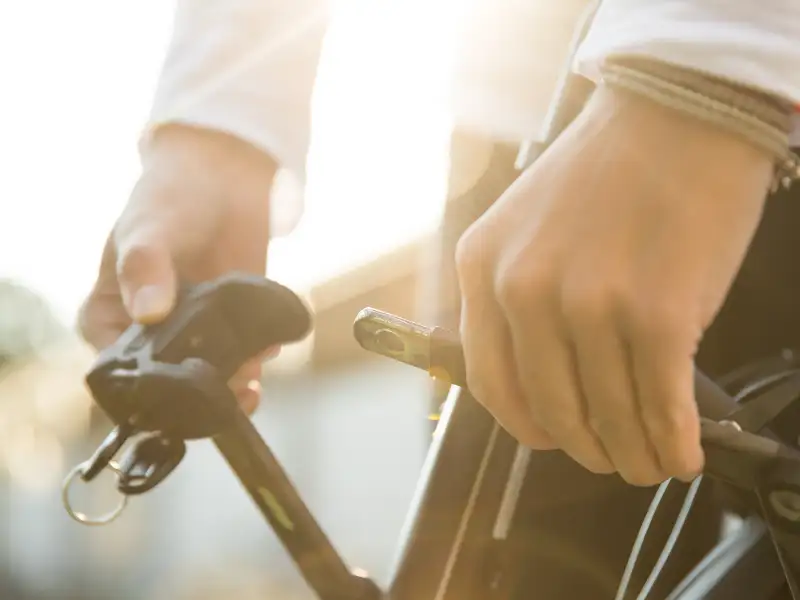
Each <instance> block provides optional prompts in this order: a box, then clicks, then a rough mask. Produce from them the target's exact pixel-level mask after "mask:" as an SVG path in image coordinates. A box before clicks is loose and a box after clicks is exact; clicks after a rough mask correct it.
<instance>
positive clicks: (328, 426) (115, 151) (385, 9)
mask: <svg viewBox="0 0 800 600" xmlns="http://www.w3.org/2000/svg"><path fill="white" fill-rule="evenodd" d="M340 4H341V5H342V6H344V5H345V4H346V3H340ZM402 4H403V3H402V2H392V1H389V0H381V1H377V2H371V3H370V8H369V9H366V8H365V6H366V5H362V8H364V9H363V10H352V5H353V3H351V6H350V10H347V9H345V8H342V9H339V11H338V12H337V13H336V14H335V15H334V22H333V25H332V28H335V29H332V34H331V35H330V38H329V43H328V44H327V47H326V50H325V52H326V54H325V56H324V57H323V61H322V67H321V71H320V73H319V84H318V86H319V87H318V92H317V99H316V106H315V108H314V110H315V112H316V116H315V119H316V128H315V132H314V148H313V150H312V156H311V157H310V166H309V182H308V188H307V197H306V212H305V215H304V217H303V220H302V222H301V223H300V225H299V226H298V227H297V228H296V229H295V231H294V232H293V233H292V234H291V235H290V236H289V237H287V238H285V239H281V240H278V241H277V242H275V243H274V245H273V247H272V248H271V251H270V267H269V271H270V272H269V275H270V276H271V277H273V278H275V279H277V280H278V281H281V282H282V283H284V284H286V285H289V286H291V287H293V288H294V289H296V290H297V291H299V292H301V293H302V294H303V295H304V296H305V297H306V298H307V299H308V300H309V301H310V302H311V303H312V305H313V306H314V308H315V310H316V311H317V313H318V314H317V320H318V331H317V335H316V336H315V337H314V338H312V339H310V340H309V341H308V342H307V343H305V344H303V345H302V347H301V348H297V349H290V351H288V352H285V355H284V356H283V357H282V358H281V359H279V361H278V362H276V363H275V365H274V366H273V367H271V373H270V374H269V377H267V378H266V381H265V383H266V389H265V402H264V404H263V406H262V407H261V408H260V410H259V411H258V413H257V414H256V416H255V423H256V425H257V427H258V428H259V430H260V431H261V433H262V434H263V435H264V436H265V438H266V439H267V440H268V443H269V444H270V445H271V446H272V449H273V451H274V452H275V453H276V454H277V455H278V457H279V458H280V459H281V460H282V461H283V464H284V466H285V468H286V469H287V471H288V472H289V474H290V476H291V477H292V479H293V480H294V482H295V483H296V485H297V487H298V488H299V490H300V492H301V494H302V495H303V496H304V498H305V500H306V502H307V503H308V504H309V506H310V507H311V509H312V511H313V512H314V514H315V515H316V516H317V517H318V519H319V520H320V522H321V524H322V526H323V527H324V529H325V530H326V531H327V533H328V534H329V536H330V537H331V538H332V540H334V542H335V544H336V545H337V547H338V548H339V549H340V550H341V552H342V553H343V554H344V556H345V557H346V558H347V560H348V561H349V562H350V563H352V564H353V566H358V567H361V568H363V569H366V570H367V571H369V572H371V573H373V574H374V576H375V577H376V578H377V579H378V580H382V579H381V578H382V577H386V575H387V569H388V566H389V563H390V561H391V559H392V558H393V556H392V553H393V550H394V547H395V545H396V542H397V538H398V534H399V530H400V527H401V524H402V522H403V519H404V517H405V513H406V510H407V508H408V504H409V502H410V499H411V495H412V493H413V490H414V485H415V482H416V478H417V476H418V472H419V468H420V465H421V462H422V460H423V457H424V454H425V450H426V448H427V444H428V440H429V438H430V433H431V427H430V423H429V421H428V420H427V412H428V408H429V406H430V391H431V388H430V385H429V383H428V380H427V377H426V376H425V375H424V374H421V373H417V372H415V371H414V370H413V369H409V368H403V367H402V366H399V365H396V364H390V361H382V360H370V358H369V357H368V356H365V353H364V352H363V351H361V350H360V349H359V348H357V347H356V346H355V343H354V342H352V341H351V338H350V325H351V323H352V319H353V317H354V316H355V313H356V312H357V310H358V309H359V308H361V307H362V306H365V305H367V304H381V303H382V307H383V308H386V309H387V310H393V311H395V312H400V313H405V314H408V311H409V310H413V307H414V305H415V302H416V297H415V287H414V277H413V275H410V274H413V272H414V271H415V269H416V265H417V261H418V260H419V259H420V258H423V259H424V256H422V253H421V252H420V251H419V248H420V246H419V244H418V243H416V242H418V240H420V239H423V238H424V237H425V235H426V234H427V233H429V232H430V231H431V230H432V229H433V228H435V226H436V223H437V219H438V216H439V214H440V211H441V205H442V200H443V198H444V189H445V183H446V166H447V152H446V150H447V143H448V139H449V138H448V136H449V125H448V117H447V114H446V112H445V111H444V103H443V99H444V93H445V89H446V77H445V73H446V68H447V67H446V65H447V61H448V60H449V56H448V35H449V34H448V27H450V26H451V25H448V19H447V18H446V15H447V3H446V2H429V3H427V7H428V8H427V9H426V13H427V18H426V19H424V20H419V19H416V18H415V17H414V15H415V13H416V11H413V10H412V11H409V10H401V5H402ZM172 12H173V6H172V3H171V2H165V1H164V0H138V1H137V2H101V1H98V0H76V1H74V2H68V3H64V2H56V1H54V0H53V1H48V0H29V1H26V2H10V1H9V2H6V1H1V2H0V72H2V73H3V82H4V84H3V90H4V92H3V100H2V107H3V110H2V111H0V132H2V135H0V165H2V166H0V203H2V207H3V217H2V219H0V598H3V599H4V600H34V599H35V600H45V599H48V600H49V599H53V600H56V599H57V600H67V599H72V598H75V599H78V598H80V599H82V600H90V599H95V598H96V599H112V598H113V599H115V600H117V599H120V600H121V599H130V600H139V599H145V598H147V599H154V600H160V599H165V600H166V599H170V600H184V599H185V600H221V599H223V598H231V597H237V598H240V599H241V600H249V599H250V598H253V599H255V598H259V599H262V598H282V599H283V598H285V599H289V600H292V599H295V598H296V599H305V598H309V599H310V598H312V597H313V596H312V595H311V594H310V592H309V591H308V590H307V589H306V587H305V585H304V584H303V582H302V580H301V578H300V577H299V575H298V574H297V573H296V571H295V569H294V567H293V565H292V564H291V562H290V560H289V559H288V557H287V556H286V555H285V553H284V552H283V550H282V548H281V547H280V545H279V543H278V542H277V540H276V538H275V536H274V535H273V533H272V531H271V530H270V528H269V527H268V526H267V524H266V523H265V522H264V521H263V520H262V518H261V517H260V515H259V513H258V512H257V511H256V509H255V507H254V506H253V505H252V504H251V501H250V499H249V498H248V497H247V496H246V494H245V493H244V491H243V490H242V489H241V488H240V486H239V484H238V482H237V481H236V480H235V478H234V476H233V475H232V474H231V473H230V472H229V470H228V469H227V467H226V465H225V464H224V463H223V461H222V459H221V457H220V456H218V454H217V452H216V450H215V448H214V447H213V446H212V445H211V444H210V443H208V442H202V441H201V442H194V443H192V444H191V445H190V451H189V453H188V455H187V458H186V459H185V461H184V463H183V464H182V465H181V467H180V468H179V469H178V470H177V471H176V472H175V473H174V474H173V475H171V476H170V478H169V480H168V481H167V482H165V483H164V484H163V485H162V486H160V487H159V488H158V489H156V490H155V491H153V492H152V493H149V494H147V495H145V496H143V497H140V498H138V499H135V500H134V501H132V502H131V503H130V505H129V508H128V510H127V512H126V513H125V517H124V518H122V519H120V520H118V521H116V522H115V523H113V524H111V525H109V526H107V527H101V528H87V527H82V526H80V525H78V524H76V523H75V522H73V521H71V520H70V519H69V518H68V516H67V515H66V513H65V512H64V510H63V508H62V507H61V500H60V486H61V481H62V479H63V476H64V474H65V473H66V471H67V470H68V469H69V468H70V467H71V466H72V465H73V464H74V463H76V462H78V461H81V460H84V459H85V458H86V457H88V455H89V454H90V453H91V452H92V451H93V450H94V448H95V447H96V445H97V444H98V443H99V442H100V440H101V439H102V438H103V437H104V436H105V434H106V433H107V432H108V430H109V424H108V422H107V421H106V420H105V419H103V418H102V417H101V416H100V415H98V414H97V413H96V412H95V411H94V410H93V409H92V406H91V401H90V398H89V397H88V396H87V394H86V393H85V391H84V388H83V382H82V377H83V374H84V372H85V370H86V368H87V366H88V365H89V364H90V362H91V360H92V358H93V356H92V353H91V352H90V351H89V350H88V349H87V348H85V347H84V346H83V345H82V344H81V342H80V341H79V339H78V338H77V336H76V335H75V333H74V326H73V325H74V321H75V316H76V311H77V309H78V307H79V305H80V302H81V301H82V299H83V296H84V295H85V294H86V292H87V290H88V289H89V287H90V285H91V283H92V280H93V278H94V275H95V272H96V269H97V264H98V259H99V255H100V250H101V248H102V245H103V242H104V240H105V237H106V235H107V233H108V231H109V229H110V227H111V225H112V223H113V219H114V218H115V217H116V215H117V214H118V212H119V210H120V209H121V207H122V205H123V203H124V202H125V201H126V199H127V195H128V192H129V190H130V188H131V186H132V185H133V183H134V181H135V179H136V177H137V175H138V169H139V161H138V155H137V151H136V144H137V141H138V137H139V134H140V131H141V128H142V125H143V124H144V122H145V119H146V117H147V113H148V109H149V106H150V102H151V99H152V94H153V91H154V86H155V82H156V78H157V76H158V72H159V68H160V65H161V61H162V59H163V56H164V53H165V51H166V46H167V43H168V40H169V35H170V28H171V21H172ZM363 19H369V20H370V25H369V27H363V26H362V24H363ZM403 20H405V21H403ZM409 31H412V32H413V35H414V39H415V44H414V45H413V46H411V47H409V45H408V44H405V45H403V47H402V50H401V45H400V43H399V42H400V41H401V40H400V36H401V35H408V32H409ZM365 44H368V45H369V47H370V48H371V52H369V53H364V52H363V51H362V50H361V49H362V48H363V47H364V45H365ZM378 65H381V68H376V67H377V66H378ZM332 80H335V84H333V83H331V81H332ZM420 90H423V91H424V93H420ZM354 99H356V100H355V101H354ZM398 111H405V113H406V114H407V115H409V118H406V119H402V122H401V121H399V120H397V119H392V118H389V117H391V115H392V114H395V113H397V112H398ZM376 123H379V124H380V127H379V128H376V127H375V124H376ZM409 124H411V126H409ZM409 173H413V174H414V176H413V177H408V174H409ZM387 180H390V181H392V185H389V186H386V185H379V182H383V181H387ZM376 190H380V194H381V197H380V202H381V208H380V211H373V210H371V209H372V207H373V206H374V205H375V203H376V201H377V198H376V193H377V192H376ZM395 209H396V210H395ZM389 213H391V214H392V215H393V216H392V218H391V219H388V218H386V217H385V215H386V214H389ZM322 224H325V225H326V226H325V227H323V226H322ZM381 258H383V262H381V260H380V259H381ZM387 261H388V262H387ZM387 265H388V267H387ZM112 485H113V482H112V481H111V479H110V478H105V477H101V478H100V479H99V480H98V481H97V482H96V483H93V484H92V485H91V486H86V487H85V488H81V489H79V490H76V493H75V494H74V497H75V502H76V504H79V505H80V506H81V508H83V509H85V510H87V512H88V511H103V510H106V509H108V508H111V507H112V506H113V504H114V502H115V501H116V497H115V495H114V493H113V488H112Z"/></svg>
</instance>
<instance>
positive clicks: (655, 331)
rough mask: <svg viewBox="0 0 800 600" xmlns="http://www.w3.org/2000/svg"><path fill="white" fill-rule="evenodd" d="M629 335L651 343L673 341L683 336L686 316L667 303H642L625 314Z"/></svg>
mask: <svg viewBox="0 0 800 600" xmlns="http://www.w3.org/2000/svg"><path fill="white" fill-rule="evenodd" d="M627 315H628V324H629V328H630V332H631V334H632V335H633V336H634V337H636V338H639V339H646V340H653V341H667V340H674V339H677V338H679V337H682V336H683V333H684V330H685V329H686V324H687V319H686V315H685V314H683V313H682V311H680V309H679V308H678V306H677V305H676V304H674V303H672V304H671V303H669V302H668V301H663V300H662V301H659V302H650V303H642V302H640V303H639V304H638V305H637V306H635V307H633V308H631V310H629V311H628V312H627Z"/></svg>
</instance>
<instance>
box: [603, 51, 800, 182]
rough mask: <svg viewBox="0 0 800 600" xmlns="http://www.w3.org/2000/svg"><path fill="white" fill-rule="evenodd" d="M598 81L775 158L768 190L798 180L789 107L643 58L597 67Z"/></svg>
mask: <svg viewBox="0 0 800 600" xmlns="http://www.w3.org/2000/svg"><path fill="white" fill-rule="evenodd" d="M601 75H602V81H603V83H604V84H606V85H607V86H608V87H610V88H617V89H622V90H625V91H627V92H630V93H633V94H636V95H639V96H641V97H644V98H647V99H649V100H651V101H653V102H656V103H657V104H659V105H661V106H664V107H666V108H669V109H672V110H677V111H679V112H681V113H683V114H684V115H687V116H689V117H693V118H696V119H699V120H701V121H703V122H705V123H708V124H710V125H713V126H716V127H719V128H721V129H723V130H725V131H727V132H729V133H732V134H734V135H736V136H738V137H740V138H743V139H744V140H745V141H748V142H750V143H751V144H753V145H755V146H756V147H758V148H760V149H761V150H763V151H765V152H767V153H768V154H770V155H771V156H772V157H774V159H775V179H774V183H773V191H775V190H777V188H778V187H780V186H784V187H787V188H788V187H789V186H790V185H791V183H792V181H793V180H796V179H800V158H798V156H797V155H795V154H794V153H793V152H792V151H791V150H790V148H789V132H790V131H791V127H792V123H791V121H792V114H793V112H794V111H793V108H792V106H791V104H790V103H789V102H783V101H781V100H779V99H776V98H774V97H772V96H770V95H768V94H765V93H763V92H761V91H758V90H752V89H749V88H746V87H743V86H741V85H738V84H735V83H732V82H728V81H725V80H723V79H720V78H718V77H714V76H711V75H706V74H704V73H699V72H697V71H693V70H689V69H684V68H681V67H676V66H673V65H669V64H667V63H661V62H658V61H650V60H642V59H620V60H613V61H609V62H607V63H606V64H605V65H604V66H603V68H602V72H601Z"/></svg>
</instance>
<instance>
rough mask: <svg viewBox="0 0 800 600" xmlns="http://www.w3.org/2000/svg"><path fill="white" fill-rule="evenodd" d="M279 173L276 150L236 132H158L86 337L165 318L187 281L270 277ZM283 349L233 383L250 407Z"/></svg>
mask: <svg viewBox="0 0 800 600" xmlns="http://www.w3.org/2000/svg"><path fill="white" fill-rule="evenodd" d="M276 170H277V165H276V164H275V162H274V161H273V160H272V158H271V157H270V156H268V155H267V154H264V153H262V152H260V151H258V150H256V149H255V148H253V147H252V146H250V145H248V144H246V143H245V142H242V141H240V140H237V139H235V138H233V137H231V136H228V135H225V134H222V133H219V132H214V131H210V130H202V129H195V128H190V127H185V126H180V125H171V126H167V127H164V128H162V129H161V130H159V131H158V132H157V133H156V135H155V137H154V139H153V140H152V142H151V144H150V145H149V147H148V150H147V152H146V153H145V155H144V156H143V166H142V174H141V176H140V177H139V180H138V182H137V183H136V185H135V187H134V189H133V191H132V193H131V195H130V198H129V199H128V202H127V204H126V206H125V208H124V209H123V211H122V213H121V214H120V216H119V218H118V219H117V221H116V224H115V225H114V227H113V229H112V231H111V234H110V235H109V237H108V241H107V242H106V246H105V249H104V251H103V255H102V259H101V263H100V270H99V273H98V275H97V280H96V282H95V284H94V286H93V288H92V291H91V293H90V294H89V296H88V298H87V299H86V301H85V302H84V304H83V307H82V308H81V311H80V317H79V323H80V329H81V333H82V334H83V336H84V337H85V338H86V340H87V341H88V342H89V343H90V344H92V345H93V346H94V347H95V348H97V349H101V348H104V347H106V346H108V345H110V344H112V343H113V342H114V341H116V339H117V338H118V337H119V335H120V334H121V333H122V332H123V331H125V329H126V328H127V327H128V326H129V325H130V324H131V323H132V322H133V321H136V322H140V323H144V324H149V323H155V322H158V321H160V320H162V319H164V318H165V317H166V316H167V315H168V314H169V313H170V311H171V310H172V308H173V306H174V304H175V300H176V294H177V285H178V281H179V280H183V281H189V282H200V281H207V280H210V279H214V278H216V277H218V276H220V275H224V274H225V273H228V272H230V271H243V272H248V273H253V274H256V275H264V274H265V272H266V259H267V246H268V243H269V192H270V188H271V185H272V180H273V177H274V175H275V172H276ZM275 354H277V349H273V350H270V351H268V352H267V353H265V354H264V355H261V356H258V357H253V359H252V360H251V361H249V362H248V363H247V364H245V365H244V366H243V367H242V368H241V369H240V371H239V372H238V373H237V374H236V375H235V376H234V377H233V378H232V379H231V381H230V385H231V388H232V389H233V390H234V392H235V393H236V396H237V399H238V401H239V403H240V405H241V406H242V408H243V409H244V410H245V412H247V413H252V412H253V410H255V408H256V406H257V405H258V401H259V398H260V387H259V384H258V381H259V379H260V375H261V363H262V361H263V360H264V359H266V358H267V357H269V356H274V355H275Z"/></svg>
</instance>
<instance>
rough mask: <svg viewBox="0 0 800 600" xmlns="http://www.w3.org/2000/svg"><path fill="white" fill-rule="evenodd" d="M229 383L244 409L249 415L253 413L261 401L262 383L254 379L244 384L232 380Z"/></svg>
mask: <svg viewBox="0 0 800 600" xmlns="http://www.w3.org/2000/svg"><path fill="white" fill-rule="evenodd" d="M229 385H230V387H231V391H233V393H234V395H235V396H236V402H237V403H238V404H239V407H240V408H241V409H242V411H243V412H244V413H245V414H246V415H248V416H250V415H252V414H253V413H254V412H255V411H256V409H257V408H258V405H259V404H260V403H261V392H262V389H261V383H260V382H259V381H257V380H255V379H252V380H250V381H248V382H246V383H243V384H242V383H234V382H231V383H229Z"/></svg>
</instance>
